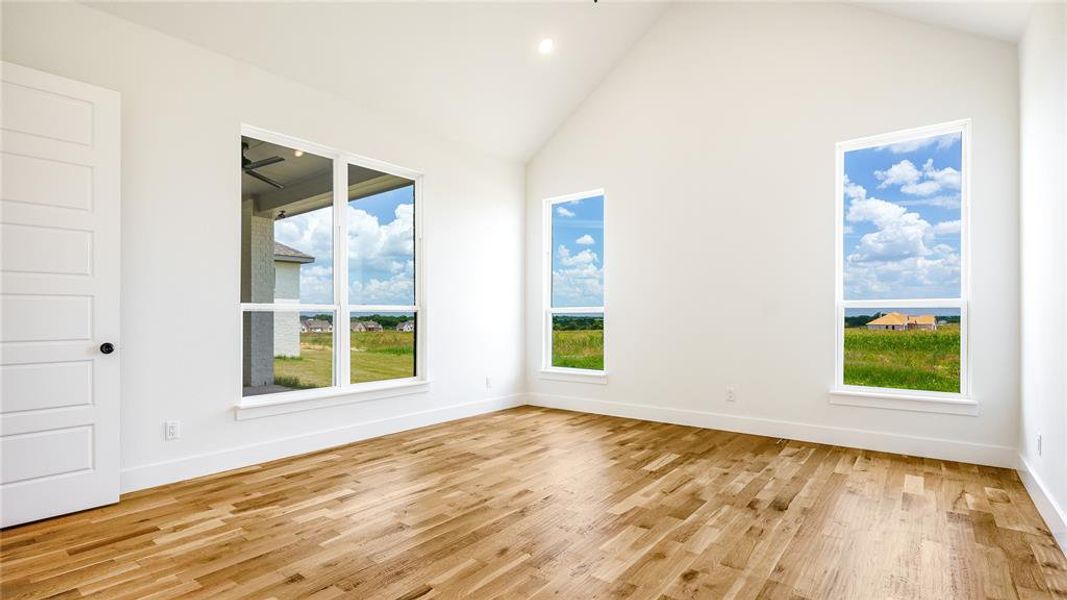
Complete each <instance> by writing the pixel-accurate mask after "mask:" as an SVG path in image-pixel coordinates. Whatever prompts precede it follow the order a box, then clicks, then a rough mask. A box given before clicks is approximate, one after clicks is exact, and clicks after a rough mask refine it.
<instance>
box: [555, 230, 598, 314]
mask: <svg viewBox="0 0 1067 600" xmlns="http://www.w3.org/2000/svg"><path fill="white" fill-rule="evenodd" d="M556 256H557V257H558V258H559V264H560V268H558V269H554V270H553V271H552V296H553V299H554V301H556V302H561V303H563V304H565V305H569V306H599V305H600V304H602V303H603V301H604V300H603V298H604V269H603V268H602V267H600V266H598V264H597V263H599V261H600V259H599V257H598V256H597V254H596V252H593V251H592V250H590V249H588V248H586V249H584V250H582V251H581V252H579V253H577V254H571V252H570V249H568V248H567V247H566V246H564V245H562V244H561V245H560V246H559V247H558V248H556Z"/></svg>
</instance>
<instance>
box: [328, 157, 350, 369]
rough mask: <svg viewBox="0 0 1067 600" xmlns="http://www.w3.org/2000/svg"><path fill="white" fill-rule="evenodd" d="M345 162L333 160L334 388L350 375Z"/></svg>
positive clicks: (338, 159)
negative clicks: (335, 310) (335, 308)
mask: <svg viewBox="0 0 1067 600" xmlns="http://www.w3.org/2000/svg"><path fill="white" fill-rule="evenodd" d="M347 206H348V162H347V161H346V160H343V159H342V157H341V156H336V157H334V160H333V214H334V223H335V224H336V226H335V227H334V230H335V232H336V233H335V235H334V244H333V265H334V268H333V271H334V303H335V304H336V305H337V309H338V310H337V316H336V317H334V318H335V319H336V321H337V325H336V326H335V327H334V328H333V329H334V373H336V374H337V376H336V377H337V378H336V381H335V382H334V384H335V385H348V383H349V382H350V381H352V376H351V373H350V370H351V367H352V364H351V360H350V359H349V357H350V356H351V352H352V351H351V344H352V336H351V334H350V333H349V331H350V329H351V327H350V325H349V323H351V320H352V319H351V315H350V312H349V308H348V214H347V211H346V208H347Z"/></svg>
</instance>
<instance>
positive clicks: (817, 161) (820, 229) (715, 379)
mask: <svg viewBox="0 0 1067 600" xmlns="http://www.w3.org/2000/svg"><path fill="white" fill-rule="evenodd" d="M1017 72H1018V64H1017V60H1016V52H1015V48H1014V47H1013V45H1011V44H1007V43H1003V42H997V41H992V40H988V39H983V38H979V37H975V36H970V35H967V34H962V33H957V32H952V31H949V30H945V29H940V28H936V27H933V26H927V25H923V24H919V23H916V22H911V21H906V20H902V19H898V18H896V17H892V16H888V15H884V14H881V13H877V12H872V11H868V10H866V9H862V8H856V7H848V6H834V5H825V4H823V5H819V4H792V5H785V4H775V5H767V4H763V5H760V4H750V5H747V6H746V5H736V4H735V5H729V4H683V5H677V6H675V7H673V8H671V9H670V10H669V11H668V12H667V13H666V14H665V15H664V17H663V18H662V19H661V20H660V21H659V23H658V24H657V25H656V26H654V27H653V28H652V29H651V30H650V32H649V33H648V34H647V35H646V36H645V37H644V38H643V40H642V41H641V42H639V43H638V44H637V45H636V46H635V47H634V48H633V49H632V50H631V51H630V53H629V55H628V57H627V58H626V59H624V60H623V61H622V62H621V63H620V64H619V65H618V66H616V68H615V70H614V71H613V72H612V74H611V75H609V76H608V78H607V79H606V80H605V81H604V82H603V83H602V85H601V86H600V87H599V88H598V89H597V90H596V91H595V92H594V93H593V94H591V95H590V96H589V97H588V98H587V99H586V101H585V102H584V104H583V105H582V106H581V108H580V109H579V110H578V111H577V112H576V113H575V114H574V115H572V116H571V118H570V119H569V120H568V121H567V122H566V123H564V124H563V126H561V128H560V129H559V130H558V131H557V132H556V133H555V135H554V136H553V137H552V138H551V139H550V141H549V142H548V143H547V144H546V145H545V146H544V147H543V148H542V149H541V150H540V151H539V152H538V154H537V155H536V156H535V157H534V159H533V160H532V161H531V163H530V164H529V165H528V166H527V187H526V189H527V205H526V222H527V279H526V282H527V294H526V300H527V321H526V330H527V332H528V335H527V347H526V356H527V373H528V381H529V384H528V388H529V390H530V392H531V394H532V396H531V397H532V399H533V401H534V402H537V403H541V404H547V405H554V406H568V407H574V408H582V409H587V410H595V411H599V412H609V413H615V414H626V415H633V416H641V417H647V418H655V419H661V420H671V421H681V422H690V423H694V424H700V425H705V426H711V427H720V428H725V429H735V430H742V431H751V432H758V433H764V434H768V435H780V436H785V437H795V438H802V439H811V440H822V441H832V442H837V443H843V444H847V445H854V446H862V447H868V448H876V449H884V450H894V451H901V452H913V453H916V454H926V455H930V456H941V457H946V458H956V459H966V460H971V461H976V462H984V463H991V464H1005V465H1014V463H1015V450H1014V448H1015V445H1016V437H1017V431H1018V406H1019V404H1018V387H1019V373H1018V370H1019V369H1018V361H1019V350H1018V346H1019V345H1018V333H1019V318H1018V312H1019V303H1018V289H1019V285H1018V259H1019V252H1018V242H1019V238H1018V210H1017V205H1016V202H1017V198H1018V191H1017V168H1018V167H1017V154H1016V152H1017V148H1018V112H1017V111H1018V101H1017V98H1018V94H1017V90H1018V87H1017V86H1018V82H1017ZM966 117H969V118H971V119H973V137H974V143H973V170H972V175H973V179H972V183H973V190H974V192H973V198H972V200H973V207H974V210H973V219H972V234H973V240H974V254H973V267H972V274H973V302H972V304H971V317H972V329H971V334H972V342H973V348H972V352H973V363H972V366H973V370H974V377H973V392H974V397H975V398H976V400H977V401H978V402H979V403H980V405H981V413H980V414H979V415H977V416H957V415H946V414H928V413H920V412H906V411H898V410H883V409H872V408H857V407H846V406H838V405H831V404H829V403H828V394H827V391H828V390H829V389H830V386H831V384H832V382H833V365H834V353H833V349H834V343H835V342H834V320H835V316H834V285H833V284H834V220H835V216H834V144H835V142H838V141H841V140H848V139H853V138H857V137H862V136H867V135H873V134H879V133H885V132H890V131H895V130H899V129H905V128H911V127H917V126H921V125H929V124H934V123H940V122H946V121H950V120H955V119H960V118H966ZM598 187H603V188H605V192H606V197H607V200H606V217H605V219H606V222H605V228H606V232H605V255H606V258H605V269H606V282H605V290H606V298H605V301H606V304H607V306H606V310H607V331H606V332H605V336H606V340H607V361H608V364H607V370H608V371H609V382H608V384H607V385H603V386H601V385H589V384H577V383H562V382H555V381H546V380H542V379H539V378H538V377H537V375H536V373H537V370H538V368H539V366H540V365H539V357H540V351H539V344H540V338H539V336H538V335H537V334H536V332H538V331H539V328H540V318H541V315H540V312H539V307H540V298H541V290H540V286H541V275H540V274H541V266H542V265H541V262H542V261H541V253H540V242H541V231H540V229H541V223H542V220H541V217H540V215H541V200H542V199H543V198H546V197H549V196H554V195H559V194H565V193H570V192H575V191H581V190H587V189H593V188H598ZM730 384H733V385H736V386H737V387H738V402H737V403H736V404H727V403H725V401H724V396H725V394H724V388H725V387H726V386H727V385H730Z"/></svg>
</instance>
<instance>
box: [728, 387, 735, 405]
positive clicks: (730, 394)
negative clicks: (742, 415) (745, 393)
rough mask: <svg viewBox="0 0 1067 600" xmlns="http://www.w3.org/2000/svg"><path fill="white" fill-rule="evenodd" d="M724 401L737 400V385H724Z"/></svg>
mask: <svg viewBox="0 0 1067 600" xmlns="http://www.w3.org/2000/svg"><path fill="white" fill-rule="evenodd" d="M726 401H727V402H737V386H734V385H728V386H726Z"/></svg>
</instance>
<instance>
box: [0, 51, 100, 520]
mask: <svg viewBox="0 0 1067 600" xmlns="http://www.w3.org/2000/svg"><path fill="white" fill-rule="evenodd" d="M2 67H3V69H2V77H3V110H2V111H0V133H2V136H3V137H2V140H0V165H2V166H3V170H4V177H3V184H2V188H0V189H2V194H0V288H2V290H3V293H2V294H0V377H2V384H0V385H2V388H0V391H2V392H3V395H2V397H0V456H2V458H0V517H2V519H0V520H2V523H0V525H2V526H5V527H6V526H9V525H14V524H18V523H23V522H27V521H33V520H37V519H43V518H46V517H51V516H54V515H58V514H63V513H66V512H71V511H76V510H83V509H86V508H92V507H94V506H100V505H102V504H109V503H112V502H116V501H118V492H119V352H116V353H113V354H108V355H105V354H102V353H100V351H99V350H98V348H99V346H100V344H102V343H103V342H111V343H113V344H115V346H116V347H118V348H121V343H120V340H119V96H118V94H117V93H115V92H113V91H110V90H105V89H102V88H98V87H95V86H91V85H87V84H84V83H80V82H77V81H72V80H69V79H64V78H61V77H57V76H54V75H50V74H47V73H42V72H40V71H34V70H32V69H27V68H25V67H21V66H19V65H13V64H10V63H3V65H2Z"/></svg>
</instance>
